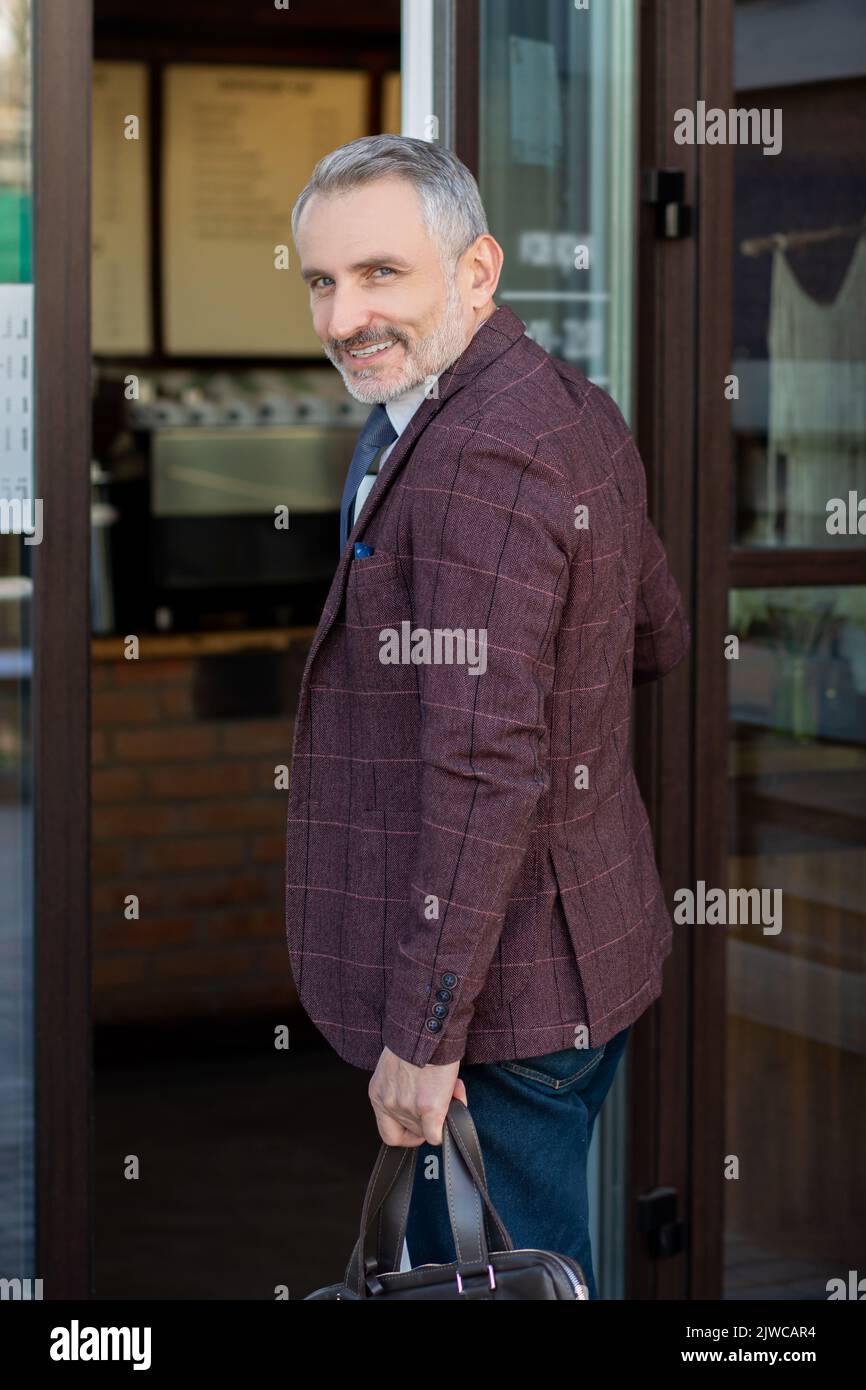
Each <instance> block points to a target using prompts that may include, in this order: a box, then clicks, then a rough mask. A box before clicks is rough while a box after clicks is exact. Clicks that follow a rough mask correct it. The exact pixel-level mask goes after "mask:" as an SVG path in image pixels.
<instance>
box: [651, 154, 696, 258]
mask: <svg viewBox="0 0 866 1390" xmlns="http://www.w3.org/2000/svg"><path fill="white" fill-rule="evenodd" d="M640 197H641V202H642V203H649V204H650V205H651V206H652V207H654V208H655V210H656V234H657V236H659V237H662V238H663V239H664V240H665V241H676V240H677V239H678V238H680V237H686V236H689V235H690V234H691V230H692V210H691V208H690V207H687V206H686V201H685V198H686V176H685V173H684V172H683V170H682V169H642V170H641V194H640Z"/></svg>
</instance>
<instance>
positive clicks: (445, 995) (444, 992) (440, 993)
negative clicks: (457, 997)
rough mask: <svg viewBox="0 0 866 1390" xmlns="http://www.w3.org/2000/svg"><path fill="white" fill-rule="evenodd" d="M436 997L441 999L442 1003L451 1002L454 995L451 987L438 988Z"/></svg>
mask: <svg viewBox="0 0 866 1390" xmlns="http://www.w3.org/2000/svg"><path fill="white" fill-rule="evenodd" d="M436 998H437V999H438V1000H439V1003H440V1004H450V1003H451V1000H452V999H453V998H454V995H453V994H452V993H451V991H450V989H437V991H436Z"/></svg>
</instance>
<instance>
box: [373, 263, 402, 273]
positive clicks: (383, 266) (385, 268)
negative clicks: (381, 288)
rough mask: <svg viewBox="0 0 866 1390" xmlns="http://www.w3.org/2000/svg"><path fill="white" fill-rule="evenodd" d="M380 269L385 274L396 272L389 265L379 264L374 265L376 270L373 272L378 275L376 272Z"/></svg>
mask: <svg viewBox="0 0 866 1390" xmlns="http://www.w3.org/2000/svg"><path fill="white" fill-rule="evenodd" d="M380 270H384V271H385V273H386V275H396V274H397V272H396V270H394V269H393V268H392V267H391V266H390V265H380V266H377V267H376V272H375V273H376V274H377V275H378V273H379V271H380Z"/></svg>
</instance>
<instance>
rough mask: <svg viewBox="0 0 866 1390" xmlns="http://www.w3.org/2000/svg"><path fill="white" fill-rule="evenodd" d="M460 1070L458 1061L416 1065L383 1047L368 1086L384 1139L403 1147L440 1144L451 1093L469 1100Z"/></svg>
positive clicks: (461, 1099)
mask: <svg viewBox="0 0 866 1390" xmlns="http://www.w3.org/2000/svg"><path fill="white" fill-rule="evenodd" d="M459 1070H460V1063H459V1062H448V1063H446V1065H445V1066H441V1067H437V1066H435V1065H434V1064H433V1063H428V1065H427V1066H426V1067H415V1066H413V1065H412V1063H411V1062H405V1061H404V1060H403V1058H402V1057H398V1056H397V1055H396V1053H394V1052H391V1051H390V1049H389V1048H387V1047H386V1048H385V1049H384V1051H383V1053H382V1056H381V1057H380V1058H379V1061H378V1062H377V1064H376V1070H375V1071H374V1072H373V1076H372V1079H371V1081H370V1085H369V1087H368V1088H367V1094H368V1095H369V1097H370V1104H371V1105H372V1107H373V1110H374V1111H375V1113H376V1124H377V1125H378V1127H379V1133H380V1135H381V1136H382V1140H383V1142H384V1143H385V1144H390V1145H391V1146H392V1147H395V1146H401V1147H403V1148H406V1149H414V1148H418V1146H419V1145H420V1144H423V1143H425V1142H426V1143H428V1144H441V1143H442V1129H443V1126H444V1124H445V1116H446V1115H447V1113H448V1106H449V1104H450V1103H451V1098H452V1096H456V1097H457V1099H458V1100H459V1101H462V1102H463V1104H464V1105H468V1104H469V1101H468V1099H467V1096H466V1087H465V1086H464V1084H463V1082H462V1081H458V1079H457V1073H458V1071H459Z"/></svg>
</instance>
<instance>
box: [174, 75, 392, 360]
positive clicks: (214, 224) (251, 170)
mask: <svg viewBox="0 0 866 1390" xmlns="http://www.w3.org/2000/svg"><path fill="white" fill-rule="evenodd" d="M164 94H165V109H164V120H163V132H164V135H163V139H164V145H163V160H162V169H163V200H162V208H163V232H162V264H163V282H162V304H163V341H164V347H165V350H166V351H167V352H171V353H186V354H193V353H194V354H195V355H196V356H206V355H209V354H210V355H216V354H219V355H238V354H243V353H246V354H250V355H259V354H261V355H266V354H270V353H274V354H277V355H279V356H281V357H292V356H295V357H299V356H303V357H310V356H319V355H321V353H322V345H321V343H320V342H319V339H318V338H317V337H316V335H315V333H314V332H313V327H312V321H311V317H310V299H309V290H308V289H307V286H306V285H305V284H304V282H303V281H302V279H301V276H300V268H299V264H298V255H297V251H296V250H295V245H294V242H293V241H292V232H291V210H292V205H293V203H294V201H295V199H296V198H297V196H298V194H299V193H300V192H301V190H302V189H303V188H304V186H305V185H306V184H307V183H308V182H309V178H310V175H311V173H312V171H313V166H314V165H315V164H316V162H317V161H318V160H319V159H320V158H321V157H322V156H323V155H325V154H327V153H328V152H329V151H331V150H333V149H335V148H336V147H337V146H338V145H343V144H345V143H346V142H347V141H349V140H356V139H358V138H359V137H360V136H361V135H363V134H365V133H366V123H367V106H368V78H367V75H366V74H365V73H356V72H345V71H331V70H325V69H318V68H317V69H306V68H269V67H241V66H235V65H231V66H229V65H222V66H218V67H217V66H211V65H202V64H198V63H196V64H170V65H168V66H167V67H166V68H165V69H164ZM280 247H288V269H282V268H280V267H279V261H278V257H279V251H278V248H280Z"/></svg>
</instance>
